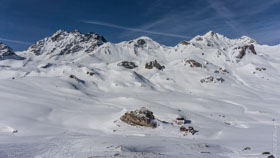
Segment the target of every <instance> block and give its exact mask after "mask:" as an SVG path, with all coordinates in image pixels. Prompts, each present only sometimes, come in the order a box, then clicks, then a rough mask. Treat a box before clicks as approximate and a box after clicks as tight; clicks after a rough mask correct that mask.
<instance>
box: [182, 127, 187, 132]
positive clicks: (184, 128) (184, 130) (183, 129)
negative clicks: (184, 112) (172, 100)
mask: <svg viewBox="0 0 280 158" xmlns="http://www.w3.org/2000/svg"><path fill="white" fill-rule="evenodd" d="M180 131H181V132H188V129H187V128H186V127H184V126H181V127H180Z"/></svg>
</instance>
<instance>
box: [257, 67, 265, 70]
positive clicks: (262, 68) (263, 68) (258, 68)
mask: <svg viewBox="0 0 280 158" xmlns="http://www.w3.org/2000/svg"><path fill="white" fill-rule="evenodd" d="M256 70H257V71H265V70H266V68H265V67H256Z"/></svg>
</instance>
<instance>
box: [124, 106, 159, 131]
mask: <svg viewBox="0 0 280 158" xmlns="http://www.w3.org/2000/svg"><path fill="white" fill-rule="evenodd" d="M120 119H121V120H122V121H123V122H125V123H127V124H129V125H132V126H144V127H151V128H156V127H157V123H156V122H155V116H154V114H153V112H152V111H150V110H148V109H146V108H144V107H142V108H141V109H139V110H135V111H130V112H126V113H125V114H124V115H123V116H122V117H121V118H120Z"/></svg>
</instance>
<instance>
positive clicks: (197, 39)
mask: <svg viewBox="0 0 280 158" xmlns="http://www.w3.org/2000/svg"><path fill="white" fill-rule="evenodd" d="M195 40H196V41H202V40H203V38H201V37H197V38H195Z"/></svg>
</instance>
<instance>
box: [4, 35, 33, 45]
mask: <svg viewBox="0 0 280 158" xmlns="http://www.w3.org/2000/svg"><path fill="white" fill-rule="evenodd" d="M0 41H6V42H12V43H19V44H26V45H31V44H32V43H29V42H23V41H16V40H11V39H6V38H1V37H0Z"/></svg>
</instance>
